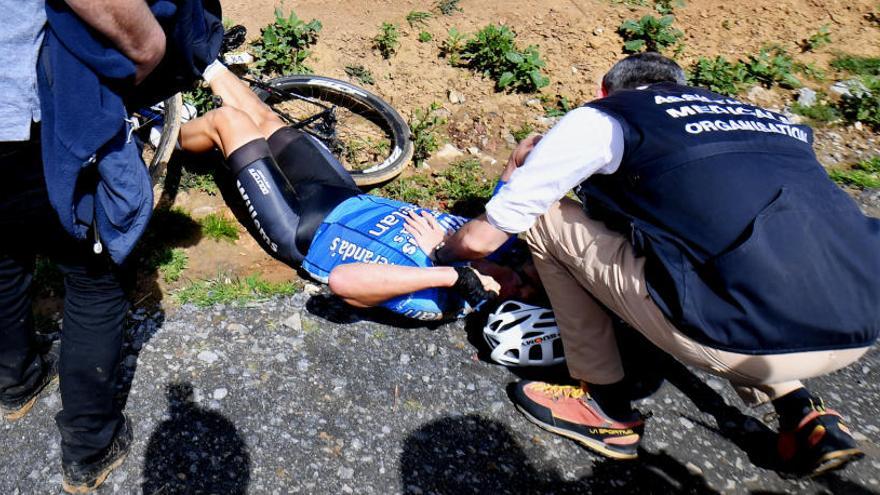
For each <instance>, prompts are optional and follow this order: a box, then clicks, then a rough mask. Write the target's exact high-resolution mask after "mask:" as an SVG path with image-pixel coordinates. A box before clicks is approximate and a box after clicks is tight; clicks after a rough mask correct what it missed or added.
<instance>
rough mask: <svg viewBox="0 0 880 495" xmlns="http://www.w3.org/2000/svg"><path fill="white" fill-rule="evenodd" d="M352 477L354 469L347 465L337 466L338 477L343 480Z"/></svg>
mask: <svg viewBox="0 0 880 495" xmlns="http://www.w3.org/2000/svg"><path fill="white" fill-rule="evenodd" d="M353 477H354V469H352V468H348V467H341V468H339V478H340V479H343V480H350V479H351V478H353Z"/></svg>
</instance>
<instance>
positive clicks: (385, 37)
mask: <svg viewBox="0 0 880 495" xmlns="http://www.w3.org/2000/svg"><path fill="white" fill-rule="evenodd" d="M399 38H400V33H398V32H397V25H395V24H391V23H388V22H383V23H382V27H380V28H379V34H377V35H376V37H375V38H373V46H374V47H376V49H377V50H379V53H381V54H382V58H391V56H392V55H394V54H395V53H397V47H399V46H400V39H399Z"/></svg>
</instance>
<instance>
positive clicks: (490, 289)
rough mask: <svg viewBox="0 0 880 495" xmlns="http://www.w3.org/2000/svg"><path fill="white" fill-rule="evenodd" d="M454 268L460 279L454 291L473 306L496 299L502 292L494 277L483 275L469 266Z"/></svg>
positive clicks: (453, 287) (453, 288)
mask: <svg viewBox="0 0 880 495" xmlns="http://www.w3.org/2000/svg"><path fill="white" fill-rule="evenodd" d="M454 268H455V272H456V273H457V274H458V279H457V280H456V281H455V285H453V286H452V290H453V291H454V292H455V293H456V294H458V295H460V296H461V297H462V298H463V299H464V300H465V301H467V302H468V304H470V305H471V306H473V307H476V306H477V305H479V304H480V303H482V302H483V301H487V300H490V299H495V298H497V297H498V294H499V293H500V292H501V285H499V284H498V282H496V281H495V279H493V278H492V277H489V276H487V275H483V274H482V273H480V272H478V271H476V270H474V269H473V268H471V267H469V266H456V267H454Z"/></svg>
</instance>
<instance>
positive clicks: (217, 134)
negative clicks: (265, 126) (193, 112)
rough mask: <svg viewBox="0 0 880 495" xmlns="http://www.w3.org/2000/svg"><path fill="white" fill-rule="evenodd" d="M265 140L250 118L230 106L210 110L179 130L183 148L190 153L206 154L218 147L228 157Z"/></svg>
mask: <svg viewBox="0 0 880 495" xmlns="http://www.w3.org/2000/svg"><path fill="white" fill-rule="evenodd" d="M264 138H265V136H264V135H263V133H262V131H261V130H260V128H259V127H257V125H256V123H255V122H254V121H253V120H251V119H250V117H249V116H248V114H246V113H244V112H242V111H241V110H239V109H237V108H234V107H231V106H224V107H221V108H217V109H214V110H211V111H210V112H208V113H206V114H205V115H203V116H201V117H199V118H197V119H194V120H191V121H189V122H187V123H185V124H183V125H182V126H181V127H180V147H181V149H183V150H185V151H189V152H191V153H203V152H206V151H210V150H212V149H214V148H215V147H217V148H220V151H222V152H223V156H227V157H228V156H229V155H230V154H231V153H232V152H233V151H235V150H237V149H238V148H240V147H241V146H243V145H245V144H247V143H249V142H251V141H253V140H255V139H264Z"/></svg>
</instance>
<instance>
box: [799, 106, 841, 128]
mask: <svg viewBox="0 0 880 495" xmlns="http://www.w3.org/2000/svg"><path fill="white" fill-rule="evenodd" d="M791 111H792V112H794V113H796V114H798V115H803V116H804V117H806V118H807V119H809V120H810V121H811V123H812V124H813V125H816V124H827V123H831V122H835V121H838V120H840V118H841V115H840V111H839V110H838V109H837V107H835V106H834V105H831V104H829V103H828V102H826V101H822V102H819V103H816V104H815V105H812V106H809V107H807V106H804V105H801V104H800V103H795V104H793V105H792V106H791Z"/></svg>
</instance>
